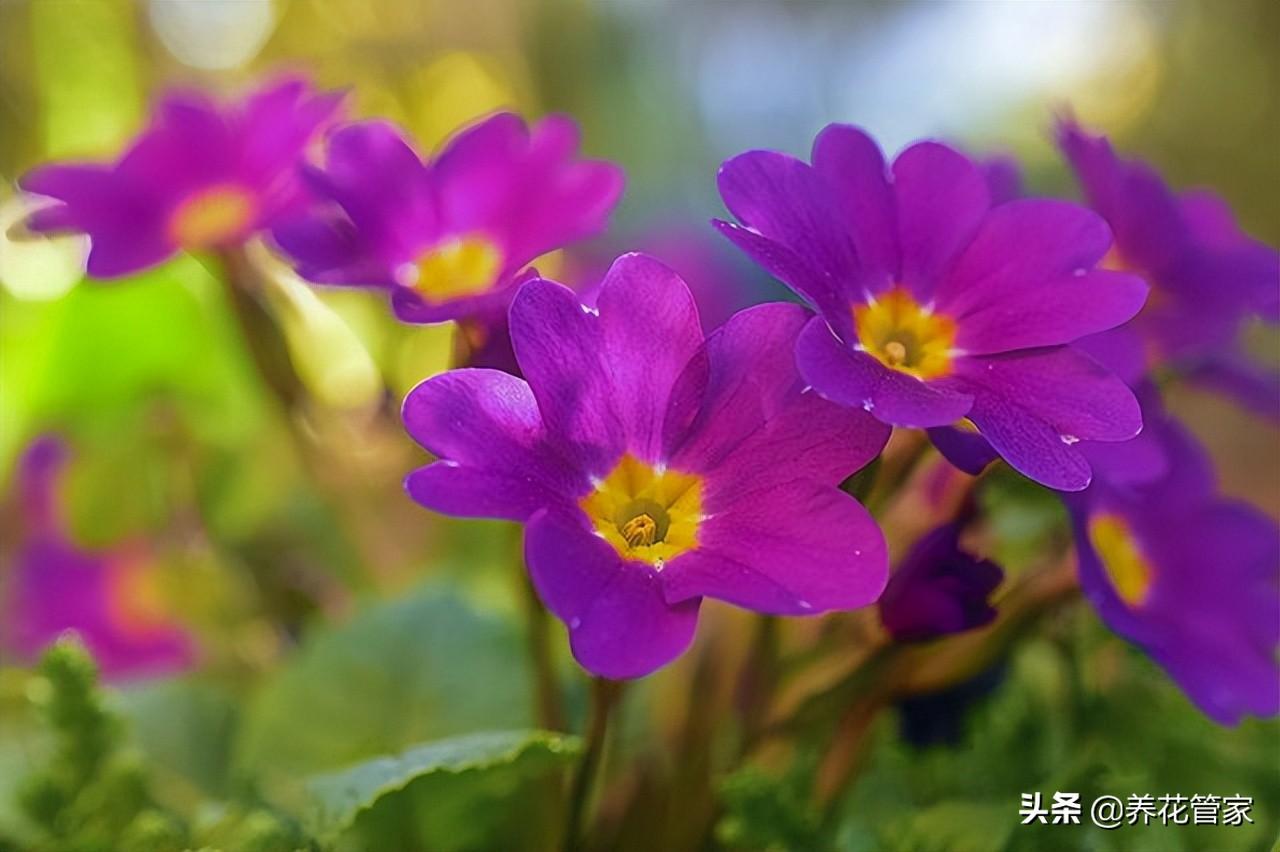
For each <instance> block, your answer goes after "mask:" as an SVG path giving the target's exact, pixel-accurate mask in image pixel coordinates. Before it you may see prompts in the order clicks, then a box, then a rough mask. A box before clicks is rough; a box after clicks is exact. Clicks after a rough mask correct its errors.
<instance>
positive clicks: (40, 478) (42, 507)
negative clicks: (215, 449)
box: [0, 436, 196, 679]
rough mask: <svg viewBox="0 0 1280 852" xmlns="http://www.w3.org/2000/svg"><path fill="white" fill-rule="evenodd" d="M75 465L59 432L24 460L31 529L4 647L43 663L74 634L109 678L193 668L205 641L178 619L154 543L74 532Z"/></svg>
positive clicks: (20, 478) (9, 603) (11, 594)
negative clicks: (69, 474) (74, 535)
mask: <svg viewBox="0 0 1280 852" xmlns="http://www.w3.org/2000/svg"><path fill="white" fill-rule="evenodd" d="M65 463H66V447H65V446H64V445H63V444H62V443H61V442H60V441H59V440H58V439H56V438H53V437H51V436H45V437H42V438H39V439H37V440H36V441H35V442H33V443H32V444H31V446H30V447H29V448H28V449H27V451H26V452H25V453H24V454H23V456H22V458H21V459H20V460H19V463H18V470H17V475H16V484H17V493H16V495H15V496H16V498H17V501H18V503H19V506H20V508H21V511H22V517H23V522H24V526H25V530H24V535H23V539H22V541H21V543H20V546H19V548H18V553H17V557H16V559H15V560H14V565H13V572H12V574H11V575H10V576H9V577H8V578H7V580H6V582H7V595H6V601H5V606H4V607H3V610H4V620H3V622H0V625H2V626H0V637H2V638H3V640H4V645H5V646H6V647H7V648H8V649H9V650H11V651H12V652H13V653H15V654H17V655H18V656H19V657H21V658H23V659H25V660H33V659H35V658H36V657H37V656H39V654H40V652H41V651H42V650H43V649H44V648H45V647H47V646H48V645H50V644H52V643H53V642H54V640H56V639H57V638H58V637H59V636H60V635H62V634H63V633H65V632H67V631H74V632H75V633H76V634H78V635H79V636H80V639H81V641H83V642H84V644H85V645H86V646H87V647H88V648H89V650H90V651H91V652H92V653H93V656H94V658H95V659H96V660H97V662H98V665H99V666H100V667H101V668H102V671H103V674H104V675H105V676H107V677H108V678H115V679H129V678H135V677H144V676H155V675H160V674H168V673H172V672H177V671H182V670H184V669H188V668H190V667H191V666H193V665H194V664H195V659H196V646H195V642H194V640H193V639H192V637H191V635H190V634H189V633H187V631H186V630H184V629H183V628H182V626H181V625H179V624H178V623H177V622H176V621H174V620H173V619H172V617H171V615H170V613H169V611H168V607H167V605H166V601H165V596H164V594H163V590H162V589H161V587H160V584H159V582H158V581H159V575H158V572H157V568H156V565H155V564H154V562H153V561H152V559H151V555H150V553H149V552H148V549H147V548H146V546H145V545H137V544H134V545H122V546H118V547H115V548H113V549H111V550H109V551H103V552H96V551H89V550H84V549H82V548H80V547H77V546H76V545H75V544H74V543H73V542H72V541H71V540H70V538H69V537H68V536H67V534H66V532H65V530H64V529H63V524H62V521H61V518H60V516H59V512H58V508H57V499H56V493H55V492H56V489H57V484H58V481H59V479H60V476H61V473H62V469H63V467H64V465H65Z"/></svg>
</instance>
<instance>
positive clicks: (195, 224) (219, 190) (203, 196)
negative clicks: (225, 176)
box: [169, 184, 258, 249]
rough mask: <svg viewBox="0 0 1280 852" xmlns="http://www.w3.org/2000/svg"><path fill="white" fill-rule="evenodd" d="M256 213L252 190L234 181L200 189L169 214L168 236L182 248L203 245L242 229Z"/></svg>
mask: <svg viewBox="0 0 1280 852" xmlns="http://www.w3.org/2000/svg"><path fill="white" fill-rule="evenodd" d="M257 215H258V203H257V199H256V198H255V197H254V195H253V193H251V192H249V190H247V189H245V188H243V187H240V186H236V185H234V184H225V185H220V186H213V187H209V188H207V189H202V190H200V191H198V192H195V193H192V195H191V196H189V197H188V198H185V199H183V201H182V203H180V204H179V205H178V206H177V207H176V208H174V211H173V213H171V214H170V216H169V238H170V239H171V240H173V242H174V244H175V245H178V246H181V247H182V248H184V249H206V248H213V247H214V246H218V245H221V244H223V243H226V242H228V241H229V240H232V239H235V238H237V237H239V236H241V235H243V234H244V233H246V232H247V231H248V230H249V229H250V227H252V225H253V222H254V219H255V218H256V217H257Z"/></svg>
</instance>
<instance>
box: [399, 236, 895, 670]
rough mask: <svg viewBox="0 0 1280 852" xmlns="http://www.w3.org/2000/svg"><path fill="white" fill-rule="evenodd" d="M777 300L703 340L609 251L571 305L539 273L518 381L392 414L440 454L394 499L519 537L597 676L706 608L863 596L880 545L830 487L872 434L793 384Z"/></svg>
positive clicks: (798, 323)
mask: <svg viewBox="0 0 1280 852" xmlns="http://www.w3.org/2000/svg"><path fill="white" fill-rule="evenodd" d="M807 319H808V313H807V312H806V311H805V310H804V308H802V307H800V306H798V305H788V304H768V305H761V306H758V307H755V308H751V309H748V310H746V311H743V312H741V313H739V314H737V315H735V316H734V317H733V318H732V319H731V320H729V322H727V323H726V324H725V325H724V326H722V327H721V328H720V329H719V330H717V331H716V332H714V333H713V334H711V335H710V337H708V338H706V339H705V340H704V338H703V333H702V329H701V328H700V325H699V321H698V313H697V310H696V308H695V307H694V302H693V298H692V296H691V294H690V292H689V290H688V288H687V287H686V286H685V284H684V282H683V281H681V280H680V279H679V277H677V276H676V275H675V274H674V273H673V272H671V270H669V269H667V268H666V267H665V266H663V265H662V264H660V263H658V262H657V261H655V260H653V259H651V258H649V257H647V256H645V255H639V254H632V255H624V256H622V257H620V258H619V259H618V260H617V261H616V262H615V263H614V265H613V267H612V269H611V270H610V271H609V273H608V275H607V276H606V278H605V281H604V283H603V285H602V287H601V289H600V292H599V298H598V300H597V304H596V307H594V308H586V307H585V306H583V305H582V304H581V303H580V301H579V299H578V297H577V296H576V295H574V293H573V292H572V291H570V290H569V289H568V288H566V287H564V286H562V285H560V284H556V283H554V282H551V281H546V280H541V279H539V280H534V281H531V282H529V283H527V284H525V285H524V286H522V287H521V289H520V291H519V293H518V294H517V295H516V297H515V300H514V301H513V303H512V306H511V339H512V343H513V344H514V347H515V353H516V357H517V359H518V360H519V363H520V368H521V370H522V372H523V374H524V377H525V379H524V380H521V379H519V378H516V377H514V376H511V375H509V374H506V373H502V372H498V371H495V370H480V369H465V370H455V371H452V372H449V373H445V374H443V375H440V376H436V377H434V378H431V379H428V380H427V381H425V382H423V383H422V384H421V385H419V386H418V387H417V388H415V389H414V390H413V391H412V392H411V393H410V394H409V397H408V398H407V399H406V400H405V406H404V422H405V426H406V428H407V429H408V431H409V433H410V434H411V435H412V436H413V437H414V438H415V439H416V440H417V441H418V442H419V443H421V444H422V445H423V446H424V447H426V448H427V449H428V450H429V451H431V452H432V453H434V454H435V455H436V456H437V457H438V458H439V461H436V462H435V463H434V464H431V465H428V466H427V467H424V468H422V469H420V470H417V471H415V472H413V473H412V474H410V476H409V477H408V479H407V480H406V488H407V489H408V492H409V494H410V495H411V496H412V497H413V498H414V499H415V500H417V501H418V502H419V503H421V504H422V505H424V506H426V507H428V508H431V509H434V510H436V511H439V512H444V513H446V514H451V515H461V516H466V517H488V518H507V519H510V520H515V521H521V522H523V523H525V524H526V530H525V559H526V562H527V564H528V568H529V572H530V575H531V577H532V579H533V583H534V585H535V587H536V588H537V590H538V593H539V595H540V596H541V598H542V600H543V601H544V602H545V603H546V605H547V607H548V608H549V609H550V610H551V611H552V612H553V613H554V614H555V615H556V616H557V617H559V618H560V619H561V620H563V621H564V622H565V623H566V624H567V625H568V628H569V638H570V644H571V646H572V649H573V653H574V655H575V656H576V657H577V659H578V661H579V662H580V663H581V664H582V665H583V666H584V667H585V668H587V669H589V670H590V671H592V672H595V673H596V674H598V675H602V676H604V677H611V678H628V677H639V676H641V675H645V674H648V673H649V672H652V671H653V670H655V669H657V668H659V667H660V666H662V665H664V664H666V663H668V662H670V661H671V660H673V659H674V658H675V657H677V656H679V654H681V653H682V652H683V651H684V649H685V648H686V647H687V646H688V644H689V642H690V641H691V640H692V638H693V634H694V628H695V624H696V621H697V615H698V607H699V603H700V601H701V599H702V598H703V597H713V598H717V599H720V600H723V601H727V602H729V603H732V604H736V605H738V606H742V607H746V608H749V609H753V610H757V611H759V612H767V613H775V614H784V615H807V614H816V613H820V612H823V611H826V610H831V609H849V608H853V607H860V606H864V605H866V604H869V603H871V602H873V601H874V600H875V599H876V597H877V596H878V595H879V594H880V591H881V590H882V589H883V587H884V583H885V579H886V575H887V564H886V552H885V543H884V538H883V536H882V535H881V533H880V531H879V529H878V528H877V527H876V525H875V523H874V521H873V520H872V519H871V516H870V515H869V514H868V513H867V511H866V510H865V509H864V508H863V507H862V506H861V505H860V504H859V503H858V502H857V501H856V500H854V499H853V498H852V497H850V496H848V495H847V494H845V493H844V492H842V491H840V490H839V488H838V485H839V483H840V482H841V481H843V480H844V479H845V478H846V477H847V476H849V475H850V474H851V473H853V472H854V471H856V470H857V469H858V468H860V467H862V466H863V465H865V464H866V463H867V462H868V461H870V460H871V459H872V458H874V457H875V456H876V455H877V454H878V453H879V452H880V450H881V448H882V447H883V446H884V444H885V442H886V440H887V439H888V432H889V430H888V429H887V428H886V427H884V426H883V425H881V424H880V423H878V422H877V421H876V420H874V419H873V418H871V417H870V416H868V415H866V414H865V413H864V412H862V411H856V410H852V411H851V410H847V409H843V408H841V407H839V406H836V405H833V404H831V403H829V402H827V401H825V400H823V399H822V398H820V397H819V396H817V395H816V394H814V393H809V392H806V391H805V390H804V382H803V381H802V380H801V379H800V377H799V375H798V374H797V373H796V370H795V367H794V359H792V358H791V357H790V353H791V352H792V351H793V347H794V344H795V338H796V335H797V334H798V333H799V331H800V329H801V328H802V327H803V326H804V324H805V322H806V321H807Z"/></svg>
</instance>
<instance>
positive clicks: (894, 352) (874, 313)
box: [853, 287, 956, 379]
mask: <svg viewBox="0 0 1280 852" xmlns="http://www.w3.org/2000/svg"><path fill="white" fill-rule="evenodd" d="M853 319H854V326H855V330H856V332H857V335H858V348H859V349H861V350H862V351H864V352H867V353H868V354H870V355H871V356H872V357H874V358H875V359H876V360H878V361H879V362H880V363H881V364H884V365H885V366H886V367H891V368H893V369H895V370H899V371H901V372H903V373H907V374H909V375H912V376H915V377H916V378H918V379H935V378H938V377H940V376H945V375H948V374H949V373H950V372H951V361H952V358H953V357H954V356H955V354H956V350H955V348H954V344H955V340H956V325H955V322H954V321H953V320H952V319H951V318H950V317H947V316H942V315H939V314H935V313H934V312H933V304H932V303H929V304H926V305H921V304H920V303H919V302H917V301H916V300H915V298H914V297H912V295H911V294H910V293H909V292H907V291H906V290H905V289H904V288H902V287H897V288H894V289H893V290H890V291H889V292H887V293H884V294H882V295H881V296H880V298H878V299H868V300H867V302H866V304H862V305H856V306H855V307H854V309H853Z"/></svg>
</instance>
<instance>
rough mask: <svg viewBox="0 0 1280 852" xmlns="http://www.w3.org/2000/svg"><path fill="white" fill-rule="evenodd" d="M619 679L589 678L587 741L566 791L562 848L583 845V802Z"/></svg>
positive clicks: (574, 850)
mask: <svg viewBox="0 0 1280 852" xmlns="http://www.w3.org/2000/svg"><path fill="white" fill-rule="evenodd" d="M622 688H623V682H622V681H615V680H606V679H604V678H601V677H595V678H592V679H591V707H590V710H589V711H588V716H587V733H586V739H587V745H586V751H584V752H583V754H582V761H581V763H579V764H578V770H577V774H575V775H574V778H573V787H572V790H571V791H570V794H569V813H568V821H567V822H566V823H565V832H564V849H565V852H580V850H582V849H585V848H586V846H585V844H584V837H583V834H584V829H585V822H586V814H587V806H588V804H589V800H590V798H591V793H592V790H593V788H594V787H595V782H596V780H597V776H598V775H599V770H600V763H601V759H602V758H603V757H604V746H605V738H606V735H607V734H608V732H609V718H610V716H612V714H613V709H614V707H615V706H616V705H617V703H618V699H619V698H620V697H621V696H622Z"/></svg>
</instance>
